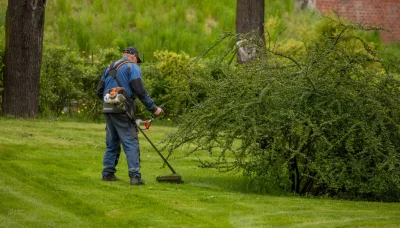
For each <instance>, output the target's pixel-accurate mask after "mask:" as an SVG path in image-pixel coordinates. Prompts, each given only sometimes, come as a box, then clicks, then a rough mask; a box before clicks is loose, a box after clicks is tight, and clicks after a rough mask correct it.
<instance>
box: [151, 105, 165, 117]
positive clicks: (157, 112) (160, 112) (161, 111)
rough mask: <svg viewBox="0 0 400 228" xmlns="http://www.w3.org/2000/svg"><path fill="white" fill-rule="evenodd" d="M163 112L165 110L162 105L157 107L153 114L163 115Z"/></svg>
mask: <svg viewBox="0 0 400 228" xmlns="http://www.w3.org/2000/svg"><path fill="white" fill-rule="evenodd" d="M163 113H164V110H162V108H160V107H157V109H156V111H155V112H154V113H153V115H155V116H159V115H161V114H163Z"/></svg>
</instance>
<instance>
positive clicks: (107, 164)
mask: <svg viewBox="0 0 400 228" xmlns="http://www.w3.org/2000/svg"><path fill="white" fill-rule="evenodd" d="M104 117H105V120H106V126H107V129H106V146H107V148H106V152H105V153H104V158H103V165H104V169H103V172H102V174H103V175H106V174H110V173H115V172H116V171H117V170H116V166H117V164H118V158H119V155H120V152H121V147H120V144H122V147H123V149H124V152H125V155H126V161H127V163H128V175H129V176H130V177H131V176H134V175H136V176H137V177H139V178H140V177H141V174H140V172H139V170H140V150H139V139H138V132H137V129H136V128H135V126H134V124H133V123H132V121H131V120H130V119H129V117H128V116H127V115H126V114H125V113H120V114H116V113H105V114H104Z"/></svg>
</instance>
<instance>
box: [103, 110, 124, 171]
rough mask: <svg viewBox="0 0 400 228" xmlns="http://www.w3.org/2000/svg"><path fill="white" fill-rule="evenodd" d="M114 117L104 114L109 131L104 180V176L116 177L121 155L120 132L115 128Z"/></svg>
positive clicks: (104, 163)
mask: <svg viewBox="0 0 400 228" xmlns="http://www.w3.org/2000/svg"><path fill="white" fill-rule="evenodd" d="M112 115H115V114H104V117H105V119H106V125H107V131H106V152H105V153H104V158H103V166H104V169H103V172H102V174H103V179H104V176H107V175H108V176H110V175H111V176H114V173H115V172H116V171H117V170H116V166H117V164H118V158H119V154H120V153H121V147H120V139H119V136H118V132H117V130H116V128H115V126H114V123H113V120H112V117H111V116H112Z"/></svg>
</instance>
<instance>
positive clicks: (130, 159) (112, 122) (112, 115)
mask: <svg viewBox="0 0 400 228" xmlns="http://www.w3.org/2000/svg"><path fill="white" fill-rule="evenodd" d="M140 62H142V61H141V59H140V57H139V53H138V51H137V50H136V48H135V47H128V48H126V49H125V50H124V54H123V58H122V59H120V60H118V61H116V62H114V63H112V64H111V65H110V66H108V67H107V68H106V69H105V70H104V73H103V75H102V77H101V81H100V82H99V84H98V86H97V96H98V97H99V98H100V99H101V100H103V113H104V117H105V120H106V129H107V132H106V146H107V148H106V151H105V154H104V159H103V165H104V169H103V172H102V174H103V180H104V181H115V180H118V179H117V177H116V176H115V172H116V166H117V163H118V157H119V153H120V144H122V146H123V148H124V152H125V155H126V160H127V163H128V169H129V171H128V174H129V177H130V184H131V185H140V184H144V182H143V181H142V178H141V174H140V172H139V170H140V151H139V139H138V132H137V129H136V127H135V125H134V123H133V122H132V121H131V120H130V117H129V116H131V117H132V116H135V115H134V113H133V102H134V100H135V98H136V97H137V98H139V100H140V101H141V102H142V103H143V105H144V106H145V107H146V109H147V110H148V111H150V112H151V113H153V114H154V115H155V116H159V115H161V114H162V113H163V110H162V109H161V108H160V107H158V106H157V105H156V104H155V103H154V101H153V100H152V99H151V98H150V96H149V94H148V92H147V90H146V89H145V88H144V86H143V82H142V72H141V70H140V68H139V66H138V65H137V64H138V63H140ZM118 93H121V94H123V96H122V95H121V94H118ZM113 98H118V99H113ZM120 98H121V99H120ZM127 112H128V113H129V114H130V115H129V116H128V115H127Z"/></svg>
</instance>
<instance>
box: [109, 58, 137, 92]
mask: <svg viewBox="0 0 400 228" xmlns="http://www.w3.org/2000/svg"><path fill="white" fill-rule="evenodd" d="M116 62H117V61H115V62H113V63H111V64H110V65H109V66H108V72H107V76H111V77H113V78H114V80H115V81H117V83H118V86H119V87H122V86H121V83H119V81H118V79H117V71H118V69H119V68H120V67H121V66H122V65H124V64H125V63H133V62H132V61H129V60H124V61H121V62H119V63H118V64H117V65H116V66H114V65H115V63H116ZM128 72H129V73H130V72H131V68H130V66H129V65H128Z"/></svg>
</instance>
